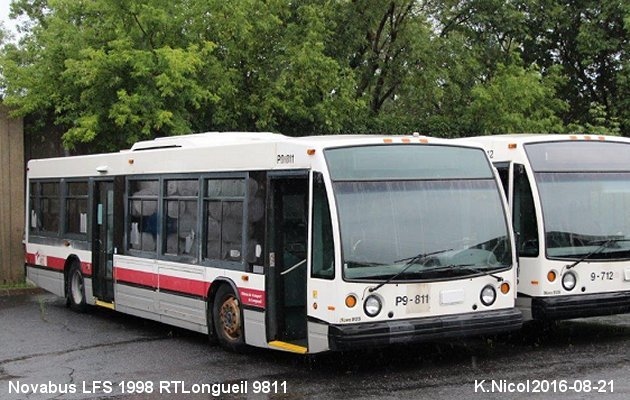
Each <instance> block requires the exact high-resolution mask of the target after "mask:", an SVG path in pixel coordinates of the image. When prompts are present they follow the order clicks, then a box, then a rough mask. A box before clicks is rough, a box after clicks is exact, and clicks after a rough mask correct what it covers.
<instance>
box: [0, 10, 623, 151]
mask: <svg viewBox="0 0 630 400" xmlns="http://www.w3.org/2000/svg"><path fill="white" fill-rule="evenodd" d="M11 7H12V12H13V14H14V15H15V16H19V15H21V16H24V17H26V19H23V21H24V22H23V23H22V26H21V27H20V29H21V31H22V36H21V39H20V41H19V43H17V44H16V43H11V42H8V41H6V40H3V38H2V36H4V35H5V33H4V32H2V31H0V43H2V49H1V51H0V75H1V76H0V86H1V87H0V89H1V90H2V94H3V97H4V99H3V101H4V103H6V104H8V105H10V106H11V107H13V109H14V110H15V111H14V112H15V113H16V114H18V115H28V116H29V118H30V119H32V120H34V121H35V124H36V126H41V124H43V123H48V124H49V123H50V121H53V123H54V125H55V127H54V128H55V130H61V131H62V132H64V134H63V140H64V145H65V146H66V147H67V148H70V149H75V151H79V152H84V151H100V150H113V149H117V148H120V147H126V146H129V145H130V144H131V143H133V142H135V141H136V140H139V139H146V138H152V137H155V136H165V135H176V134H183V133H189V132H197V131H207V130H272V131H279V132H283V133H286V134H291V135H307V134H334V133H346V132H356V133H359V132H387V133H409V132H410V131H421V132H422V133H425V134H433V135H438V136H447V137H448V136H462V135H473V134H490V133H502V132H523V131H531V132H533V131H540V132H573V131H592V132H597V133H612V134H629V133H630V132H629V129H630V111H629V110H630V61H629V60H628V46H629V43H628V42H629V37H630V35H629V32H630V5H628V4H626V3H625V2H616V1H613V2H599V1H595V0H507V1H499V0H388V1H381V0H324V1H321V0H319V1H316V0H302V1H298V2H291V1H286V0H266V1H260V0H233V1H224V0H14V1H13V2H12V5H11ZM37 124H39V125H37Z"/></svg>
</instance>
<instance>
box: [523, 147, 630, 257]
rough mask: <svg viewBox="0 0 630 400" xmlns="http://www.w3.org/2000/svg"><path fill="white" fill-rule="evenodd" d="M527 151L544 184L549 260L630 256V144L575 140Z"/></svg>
mask: <svg viewBox="0 0 630 400" xmlns="http://www.w3.org/2000/svg"><path fill="white" fill-rule="evenodd" d="M525 149H526V151H527V155H528V157H529V160H530V163H531V165H532V169H533V170H534V175H535V178H536V183H537V185H538V192H539V195H540V201H541V205H542V214H543V220H544V225H545V239H546V240H545V243H546V251H547V256H548V257H552V258H566V259H579V258H581V257H584V256H588V259H589V260H603V259H627V258H630V161H628V160H630V158H628V157H630V146H629V145H627V144H624V143H615V142H579V141H577V142H573V141H572V142H552V143H535V144H529V145H526V146H525ZM626 239H627V240H626ZM604 243H605V244H606V245H605V246H602V244H604Z"/></svg>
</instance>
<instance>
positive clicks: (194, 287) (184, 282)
mask: <svg viewBox="0 0 630 400" xmlns="http://www.w3.org/2000/svg"><path fill="white" fill-rule="evenodd" d="M159 282H160V289H166V290H172V291H174V292H180V293H186V294H192V295H195V296H199V297H203V298H205V297H207V295H208V288H209V287H210V282H204V281H197V280H194V279H188V278H178V277H175V276H168V275H160V277H159Z"/></svg>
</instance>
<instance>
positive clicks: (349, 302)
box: [346, 294, 357, 308]
mask: <svg viewBox="0 0 630 400" xmlns="http://www.w3.org/2000/svg"><path fill="white" fill-rule="evenodd" d="M356 305H357V298H356V297H355V296H354V295H353V294H349V295H348V296H346V307H348V308H353V307H354V306H356Z"/></svg>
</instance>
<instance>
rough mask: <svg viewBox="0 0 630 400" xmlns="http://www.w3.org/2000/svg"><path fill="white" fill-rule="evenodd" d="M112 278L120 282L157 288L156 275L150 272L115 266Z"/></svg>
mask: <svg viewBox="0 0 630 400" xmlns="http://www.w3.org/2000/svg"><path fill="white" fill-rule="evenodd" d="M114 279H115V280H117V281H121V282H127V283H134V284H136V285H142V286H150V287H152V288H154V289H155V288H157V275H156V274H153V273H151V272H143V271H136V270H133V269H127V268H121V267H115V268H114Z"/></svg>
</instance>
